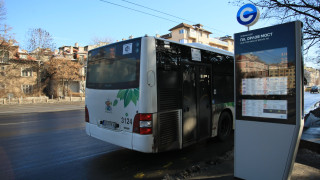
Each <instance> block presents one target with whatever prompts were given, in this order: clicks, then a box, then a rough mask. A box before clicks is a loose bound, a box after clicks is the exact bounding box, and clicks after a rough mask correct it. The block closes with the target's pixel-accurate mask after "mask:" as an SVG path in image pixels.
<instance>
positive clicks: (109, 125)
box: [102, 120, 118, 129]
mask: <svg viewBox="0 0 320 180" xmlns="http://www.w3.org/2000/svg"><path fill="white" fill-rule="evenodd" d="M102 125H103V126H104V127H105V128H108V129H116V128H117V127H118V126H117V123H115V122H111V121H106V120H103V121H102Z"/></svg>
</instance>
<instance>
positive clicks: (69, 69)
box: [45, 57, 82, 96]
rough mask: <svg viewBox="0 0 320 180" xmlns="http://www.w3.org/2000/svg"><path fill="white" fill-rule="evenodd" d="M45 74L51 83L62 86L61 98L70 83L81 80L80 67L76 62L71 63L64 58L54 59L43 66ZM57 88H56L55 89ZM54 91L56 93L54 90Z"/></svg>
mask: <svg viewBox="0 0 320 180" xmlns="http://www.w3.org/2000/svg"><path fill="white" fill-rule="evenodd" d="M45 66H46V70H47V73H48V74H49V76H50V79H51V80H52V81H55V82H58V83H56V85H58V86H59V83H61V85H62V89H63V96H66V95H67V94H66V92H68V89H69V85H70V83H69V82H70V81H79V80H80V78H81V73H80V70H81V68H82V65H81V64H80V63H79V62H78V61H72V60H69V59H67V58H64V57H55V58H52V59H51V60H50V61H48V62H46V64H45ZM55 88H57V86H56V87H55ZM54 91H57V89H55V90H54Z"/></svg>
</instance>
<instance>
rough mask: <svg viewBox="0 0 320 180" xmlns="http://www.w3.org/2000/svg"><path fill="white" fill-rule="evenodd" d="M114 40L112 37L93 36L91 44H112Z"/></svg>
mask: <svg viewBox="0 0 320 180" xmlns="http://www.w3.org/2000/svg"><path fill="white" fill-rule="evenodd" d="M112 42H114V40H112V39H111V38H108V37H93V38H92V39H91V44H92V45H98V44H101V43H102V44H110V43H112Z"/></svg>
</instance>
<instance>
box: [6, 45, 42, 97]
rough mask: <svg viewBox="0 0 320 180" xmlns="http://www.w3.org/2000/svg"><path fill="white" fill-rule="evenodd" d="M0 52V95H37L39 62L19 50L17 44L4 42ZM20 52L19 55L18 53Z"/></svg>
mask: <svg viewBox="0 0 320 180" xmlns="http://www.w3.org/2000/svg"><path fill="white" fill-rule="evenodd" d="M5 46H8V47H6V48H5V47H1V51H0V54H4V56H3V57H2V58H1V60H0V97H1V98H14V97H27V96H34V95H37V96H38V95H39V89H40V84H39V79H38V74H39V66H40V64H39V62H38V61H36V60H35V59H34V58H32V57H31V56H30V55H27V54H26V53H25V52H24V51H21V50H19V46H15V45H12V44H6V45H5ZM20 53H21V55H20Z"/></svg>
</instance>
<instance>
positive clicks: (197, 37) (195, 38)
mask: <svg viewBox="0 0 320 180" xmlns="http://www.w3.org/2000/svg"><path fill="white" fill-rule="evenodd" d="M169 31H170V33H168V34H165V35H162V36H160V37H161V38H164V39H168V40H172V41H176V42H180V43H201V44H206V45H209V46H212V47H216V48H220V49H224V50H227V51H231V52H233V51H234V40H233V39H232V37H231V36H225V37H219V38H211V37H210V35H211V34H212V32H210V31H208V30H206V29H204V28H203V25H202V24H195V25H189V24H186V23H180V24H178V25H176V26H175V27H173V28H171V29H169Z"/></svg>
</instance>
